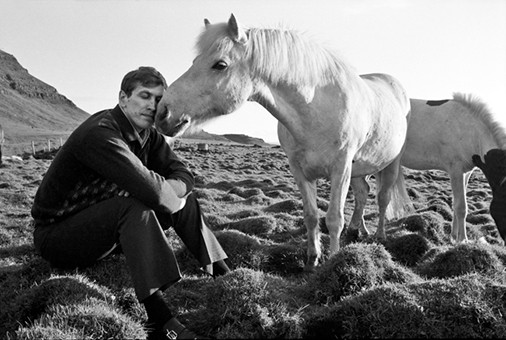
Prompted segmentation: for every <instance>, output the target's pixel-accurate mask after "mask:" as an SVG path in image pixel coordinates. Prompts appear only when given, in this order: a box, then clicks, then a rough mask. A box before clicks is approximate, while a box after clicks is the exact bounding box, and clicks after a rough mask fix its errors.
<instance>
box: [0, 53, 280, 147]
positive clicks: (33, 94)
mask: <svg viewBox="0 0 506 340" xmlns="http://www.w3.org/2000/svg"><path fill="white" fill-rule="evenodd" d="M88 117H89V114H88V113H86V112H85V111H83V110H82V109H80V108H79V107H77V106H76V105H75V104H74V103H73V102H72V101H70V100H69V99H68V98H66V97H65V96H64V95H62V94H60V93H58V91H57V90H56V89H55V88H54V87H52V86H51V85H48V84H46V83H45V82H43V81H41V80H39V79H37V78H35V77H33V76H32V75H30V73H28V71H27V70H26V69H25V68H23V67H22V66H21V65H20V64H19V62H18V61H17V60H16V58H15V57H14V56H13V55H11V54H9V53H6V52H4V51H2V50H0V130H2V129H3V132H4V135H5V144H4V151H5V150H8V152H7V153H8V154H15V153H18V152H23V151H27V148H28V149H30V143H32V142H36V143H38V147H37V148H36V149H41V148H43V146H40V145H43V143H45V142H47V140H49V139H51V140H53V143H54V141H55V140H58V138H63V139H64V138H66V137H67V136H68V135H69V134H70V133H71V132H72V131H73V130H74V129H75V128H76V127H77V126H79V124H81V123H82V122H83V121H84V120H86V119H87V118H88ZM0 138H1V136H0ZM182 138H183V139H196V140H200V141H202V140H203V141H213V142H224V143H227V142H228V143H230V142H234V143H239V144H252V145H260V146H271V144H268V143H265V142H264V141H263V140H262V139H260V138H253V137H249V136H246V135H235V134H229V135H215V134H211V133H208V132H205V131H204V130H194V132H192V133H190V134H187V135H183V136H182ZM53 145H54V144H53Z"/></svg>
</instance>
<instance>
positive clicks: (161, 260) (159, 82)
mask: <svg viewBox="0 0 506 340" xmlns="http://www.w3.org/2000/svg"><path fill="white" fill-rule="evenodd" d="M166 86H167V85H166V83H165V79H164V78H163V76H162V75H161V74H160V73H159V72H158V71H156V70H155V69H154V68H152V67H140V68H139V69H137V70H134V71H131V72H129V73H128V74H126V75H125V77H124V78H123V81H122V83H121V91H120V93H119V104H118V105H117V106H116V107H115V108H114V109H111V110H104V111H100V112H98V113H96V114H94V115H92V116H90V118H88V119H87V120H86V121H85V122H83V123H82V124H81V125H80V126H79V127H78V128H77V129H76V130H75V131H74V132H73V133H72V134H71V136H70V137H69V139H68V140H67V142H66V143H65V145H63V147H62V148H61V149H60V150H59V152H58V153H57V155H56V157H55V159H54V160H53V162H52V164H51V166H50V167H49V169H48V171H47V173H46V175H45V176H44V179H43V180H42V183H41V184H40V187H39V189H38V191H37V193H36V195H35V200H34V204H33V207H32V216H33V218H34V221H35V231H34V244H35V248H36V250H37V251H38V252H39V253H40V254H41V256H42V257H43V258H45V259H46V260H48V261H49V262H50V263H51V264H52V265H53V266H55V267H59V268H75V267H85V266H89V265H91V264H93V263H94V262H96V261H97V260H99V259H102V258H103V257H105V256H107V255H108V254H109V253H110V252H111V251H112V250H113V249H114V247H115V246H117V245H119V246H120V248H121V250H122V251H123V253H124V255H125V258H126V262H127V264H128V267H129V272H130V275H131V276H132V280H133V284H134V289H135V293H136V295H137V298H138V299H139V301H140V302H141V303H143V304H144V306H145V308H146V312H147V315H148V322H149V327H150V328H151V330H152V331H151V333H150V337H151V338H153V337H160V336H167V337H168V338H172V339H175V338H177V339H190V338H198V337H197V335H196V334H195V333H193V332H192V331H190V330H188V329H187V328H186V327H185V326H183V325H182V324H181V323H179V321H178V320H177V318H176V317H175V316H174V315H172V313H171V311H170V310H169V308H168V306H167V304H166V303H165V301H164V300H163V293H162V292H163V290H164V289H166V288H167V287H169V286H170V285H172V284H173V283H175V282H176V281H178V280H180V278H181V273H180V271H179V267H178V264H177V261H176V258H175V256H174V253H173V250H172V249H171V246H170V244H169V242H168V240H167V238H166V236H165V233H164V230H166V229H168V228H169V227H171V226H172V227H173V228H174V230H175V231H176V233H177V234H178V236H179V237H180V238H181V239H182V241H183V242H184V243H185V245H186V246H187V248H188V249H189V250H190V252H192V253H193V254H194V255H195V257H196V258H197V259H198V260H199V261H200V263H201V265H202V266H203V267H205V268H206V270H207V271H208V272H209V273H210V274H211V275H213V276H216V275H223V274H225V273H227V272H228V271H229V268H228V266H227V265H226V264H225V262H224V259H226V257H227V256H226V254H225V252H224V251H223V249H222V248H221V246H220V244H219V243H218V241H217V239H216V238H215V236H214V235H213V233H212V232H211V231H210V230H209V229H208V228H207V226H206V224H205V222H204V219H203V217H202V214H201V210H200V207H199V204H198V202H197V200H196V198H195V196H194V195H193V194H192V193H191V190H192V188H193V186H194V178H193V175H192V173H191V172H190V171H189V169H188V168H187V167H186V166H185V165H184V163H183V162H182V161H181V160H180V159H179V158H178V157H177V156H176V155H175V154H174V152H173V151H172V150H171V148H170V146H169V145H168V144H167V143H166V141H165V139H164V137H163V135H161V134H160V133H158V132H157V131H156V130H155V129H154V127H153V125H154V119H155V113H156V107H157V104H158V102H159V100H160V99H161V97H162V95H163V91H164V89H165V88H166Z"/></svg>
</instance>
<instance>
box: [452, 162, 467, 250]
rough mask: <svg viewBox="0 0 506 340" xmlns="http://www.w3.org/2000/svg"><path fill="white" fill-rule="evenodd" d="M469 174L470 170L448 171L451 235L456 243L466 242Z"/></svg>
mask: <svg viewBox="0 0 506 340" xmlns="http://www.w3.org/2000/svg"><path fill="white" fill-rule="evenodd" d="M471 174H472V171H469V172H466V173H462V172H461V171H453V170H452V171H451V172H449V175H450V183H451V186H452V193H453V221H452V234H451V237H452V239H453V240H455V241H456V242H457V243H460V242H467V240H468V239H467V233H466V216H467V201H466V187H467V183H468V181H469V177H471Z"/></svg>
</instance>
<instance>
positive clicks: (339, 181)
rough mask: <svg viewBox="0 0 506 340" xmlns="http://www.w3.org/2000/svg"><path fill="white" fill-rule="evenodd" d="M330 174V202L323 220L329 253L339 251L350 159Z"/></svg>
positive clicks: (349, 179)
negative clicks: (328, 241)
mask: <svg viewBox="0 0 506 340" xmlns="http://www.w3.org/2000/svg"><path fill="white" fill-rule="evenodd" d="M348 163H349V164H346V163H345V166H344V168H341V169H337V170H336V171H334V173H333V174H332V176H331V191H330V202H329V208H328V210H327V216H326V217H325V222H326V224H327V229H328V230H329V235H330V255H331V256H332V255H334V254H335V253H337V252H338V251H339V240H340V238H341V233H342V232H343V229H344V204H345V202H346V195H347V193H348V188H349V187H350V181H351V161H350V162H348Z"/></svg>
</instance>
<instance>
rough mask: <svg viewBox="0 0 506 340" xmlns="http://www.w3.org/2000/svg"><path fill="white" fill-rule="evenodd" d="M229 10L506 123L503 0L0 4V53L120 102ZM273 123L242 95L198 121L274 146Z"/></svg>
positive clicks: (187, 52)
mask: <svg viewBox="0 0 506 340" xmlns="http://www.w3.org/2000/svg"><path fill="white" fill-rule="evenodd" d="M232 13H233V14H234V16H235V17H236V18H237V20H238V22H239V23H240V24H241V25H243V26H244V27H258V28H272V27H283V28H289V29H294V30H297V31H300V32H303V33H305V34H307V35H308V36H309V37H311V38H312V39H315V40H316V41H318V42H320V43H321V44H323V45H325V46H327V47H328V48H330V49H332V50H335V51H338V52H339V53H340V54H341V55H343V56H344V57H345V58H346V60H347V61H348V62H350V63H351V64H352V65H353V66H354V67H355V69H356V70H357V71H358V72H359V73H360V74H365V73H374V72H381V73H389V74H391V75H393V76H395V77H396V78H398V79H399V80H400V81H401V82H402V83H403V85H404V86H405V88H406V90H407V92H408V94H409V96H410V97H412V98H422V99H445V98H451V96H452V94H453V93H454V92H464V93H473V94H475V95H477V96H478V97H480V98H481V99H482V100H483V101H485V102H486V103H487V104H488V106H489V107H490V108H491V109H492V111H494V112H495V113H497V114H498V115H499V116H500V119H501V120H504V122H505V123H506V0H251V1H250V0H0V49H1V50H3V51H4V52H7V53H9V54H12V55H14V56H15V57H16V59H17V60H18V62H19V63H20V64H21V65H22V66H23V67H24V68H26V69H27V70H28V72H29V73H30V74H31V75H33V76H35V77H37V78H38V79H40V80H42V81H44V82H46V83H47V84H49V85H51V86H53V87H55V88H56V89H57V91H58V92H59V93H61V94H63V95H65V96H66V97H67V98H69V99H70V100H72V101H73V102H74V103H75V104H76V105H77V106H78V107H80V108H81V109H83V110H85V111H86V112H88V113H90V114H92V113H95V112H97V111H100V110H102V109H106V108H112V107H114V106H115V105H116V103H117V100H118V93H119V85H120V83H121V79H122V78H123V76H124V75H125V74H126V73H127V72H129V71H131V70H133V69H136V68H137V67H139V66H153V67H155V68H156V69H158V70H159V71H160V72H161V73H162V74H163V75H164V76H165V78H166V80H167V82H168V83H171V82H173V81H175V80H176V79H177V78H178V77H179V76H180V75H181V74H183V73H184V72H185V71H186V70H187V69H188V68H189V67H190V65H191V62H192V60H193V59H194V57H195V49H194V45H195V41H196V38H197V36H198V34H199V33H200V31H201V30H202V29H203V28H204V18H207V19H209V20H210V21H211V22H212V23H218V22H225V21H227V20H228V18H229V17H230V15H231V14H232ZM276 125H277V121H276V120H275V119H274V118H273V117H272V116H271V115H270V114H269V113H268V112H267V111H266V110H265V109H263V108H262V107H261V106H259V105H258V104H256V103H250V102H248V103H246V104H245V105H244V106H243V107H242V108H241V109H239V110H238V111H236V112H234V113H232V114H230V115H227V116H224V117H220V118H219V119H217V120H214V121H211V122H209V123H207V124H206V125H204V126H203V128H204V130H206V131H208V132H211V133H217V134H227V133H240V134H247V135H249V136H253V137H259V138H263V139H264V140H265V141H267V142H273V143H277V142H278V139H277V134H276Z"/></svg>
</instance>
